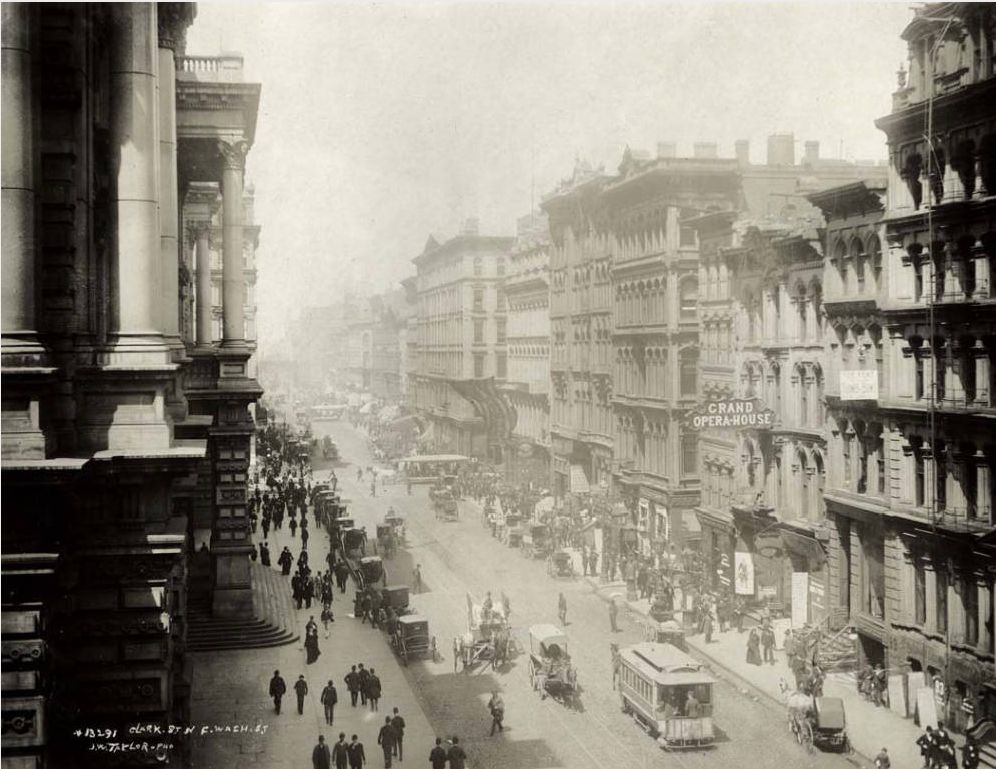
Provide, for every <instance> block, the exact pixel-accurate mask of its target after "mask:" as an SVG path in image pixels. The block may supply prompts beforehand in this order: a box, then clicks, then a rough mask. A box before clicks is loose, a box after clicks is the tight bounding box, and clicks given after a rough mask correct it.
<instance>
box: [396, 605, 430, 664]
mask: <svg viewBox="0 0 996 769" xmlns="http://www.w3.org/2000/svg"><path fill="white" fill-rule="evenodd" d="M391 646H392V647H393V648H394V651H395V653H396V654H397V655H398V656H399V657H401V661H402V662H404V663H405V664H406V665H407V664H408V660H409V659H411V658H413V657H417V656H420V655H425V654H430V655H431V656H432V661H433V662H436V661H438V660H439V651H438V649H437V648H436V637H435V636H431V635H429V620H427V619H425V618H424V617H420V616H419V615H417V614H408V615H406V616H404V617H399V618H398V621H397V623H396V624H395V626H394V634H393V635H392V636H391Z"/></svg>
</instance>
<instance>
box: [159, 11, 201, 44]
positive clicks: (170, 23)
mask: <svg viewBox="0 0 996 769" xmlns="http://www.w3.org/2000/svg"><path fill="white" fill-rule="evenodd" d="M196 15H197V7H196V5H195V4H194V3H156V16H157V21H158V31H159V35H158V37H159V47H160V48H169V49H170V50H171V51H173V52H174V53H175V52H176V51H177V50H178V49H179V50H180V51H181V52H182V51H183V49H184V47H185V46H186V37H187V27H189V26H190V25H191V23H193V21H194V16H196Z"/></svg>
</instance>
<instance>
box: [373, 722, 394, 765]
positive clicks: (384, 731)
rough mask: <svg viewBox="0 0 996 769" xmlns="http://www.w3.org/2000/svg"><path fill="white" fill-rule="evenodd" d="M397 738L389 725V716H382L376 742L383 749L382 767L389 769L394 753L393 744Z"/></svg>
mask: <svg viewBox="0 0 996 769" xmlns="http://www.w3.org/2000/svg"><path fill="white" fill-rule="evenodd" d="M396 741H397V738H396V737H395V734H394V727H393V726H391V717H390V716H385V717H384V725H383V726H382V727H380V732H379V733H378V734H377V744H378V745H380V748H381V750H383V751H384V769H391V756H393V755H394V746H395V743H396Z"/></svg>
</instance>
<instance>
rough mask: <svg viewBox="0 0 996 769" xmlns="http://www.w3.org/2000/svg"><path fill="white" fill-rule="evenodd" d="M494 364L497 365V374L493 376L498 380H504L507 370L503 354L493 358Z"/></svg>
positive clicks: (505, 357) (506, 361) (506, 359)
mask: <svg viewBox="0 0 996 769" xmlns="http://www.w3.org/2000/svg"><path fill="white" fill-rule="evenodd" d="M495 362H496V364H497V372H496V374H495V376H497V377H498V378H499V379H504V378H505V376H506V370H507V368H508V358H507V356H506V355H505V353H503V352H500V353H498V354H497V355H496V356H495Z"/></svg>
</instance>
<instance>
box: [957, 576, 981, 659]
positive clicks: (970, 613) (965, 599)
mask: <svg viewBox="0 0 996 769" xmlns="http://www.w3.org/2000/svg"><path fill="white" fill-rule="evenodd" d="M961 605H962V608H963V609H964V612H965V638H964V640H965V643H966V644H967V645H969V646H976V645H978V643H979V586H978V584H977V583H976V582H975V580H974V579H972V578H971V577H969V578H967V579H963V580H962V583H961Z"/></svg>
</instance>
